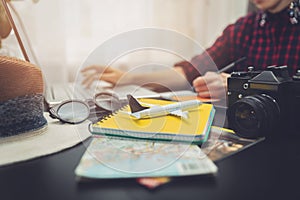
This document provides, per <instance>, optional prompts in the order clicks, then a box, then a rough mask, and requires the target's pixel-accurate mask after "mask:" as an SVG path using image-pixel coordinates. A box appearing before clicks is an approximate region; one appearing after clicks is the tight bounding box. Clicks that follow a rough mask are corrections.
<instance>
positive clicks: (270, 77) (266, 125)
mask: <svg viewBox="0 0 300 200" xmlns="http://www.w3.org/2000/svg"><path fill="white" fill-rule="evenodd" d="M299 116H300V70H298V71H297V73H296V74H295V75H294V76H293V77H290V76H289V73H288V69H287V66H280V67H275V66H270V67H268V68H267V69H266V70H264V71H255V70H253V67H249V68H248V71H247V72H233V73H232V74H231V77H230V78H228V111H227V117H228V124H229V126H230V128H232V129H233V130H234V131H235V132H236V133H237V134H238V135H240V136H241V137H245V138H257V137H262V136H267V135H269V134H276V135H278V134H279V135H284V134H285V133H286V132H296V131H297V130H299V128H300V120H297V118H298V117H299ZM297 121H298V122H297Z"/></svg>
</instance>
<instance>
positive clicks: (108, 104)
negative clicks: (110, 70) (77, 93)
mask: <svg viewBox="0 0 300 200" xmlns="http://www.w3.org/2000/svg"><path fill="white" fill-rule="evenodd" d="M126 104H127V100H120V99H119V97H118V96H117V94H115V93H112V92H100V93H97V94H96V95H95V96H94V99H93V100H87V101H81V100H68V101H64V102H62V103H60V104H58V105H56V106H53V107H51V108H50V109H49V113H50V117H52V118H54V119H59V120H60V121H62V122H64V123H70V124H78V123H81V122H83V121H85V120H87V119H89V118H93V119H95V118H101V116H103V115H106V114H109V113H111V112H114V111H116V110H118V109H120V108H121V107H123V106H124V105H126ZM99 113H100V115H101V116H100V117H99V116H98V115H97V114H99ZM91 114H92V115H91Z"/></svg>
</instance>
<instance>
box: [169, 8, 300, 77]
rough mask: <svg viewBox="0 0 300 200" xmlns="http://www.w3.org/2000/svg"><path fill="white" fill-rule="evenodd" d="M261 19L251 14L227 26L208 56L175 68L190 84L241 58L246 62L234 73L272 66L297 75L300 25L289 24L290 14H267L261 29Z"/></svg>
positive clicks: (259, 15) (238, 65)
mask: <svg viewBox="0 0 300 200" xmlns="http://www.w3.org/2000/svg"><path fill="white" fill-rule="evenodd" d="M261 16H262V13H252V14H249V15H247V16H245V17H242V18H240V19H239V20H238V21H237V22H236V23H235V24H231V25H229V26H227V27H226V29H225V30H224V32H223V33H222V35H221V36H220V37H219V38H218V39H217V40H216V41H215V43H214V44H213V45H212V46H211V47H210V48H208V49H207V50H206V52H205V53H202V54H200V55H197V56H195V57H194V58H193V59H192V60H191V62H187V61H183V62H180V63H176V64H175V66H182V67H183V69H184V71H185V74H186V75H187V78H188V80H189V81H190V82H192V81H193V80H194V79H195V78H196V77H197V76H199V75H203V74H205V72H207V71H215V70H216V67H217V68H218V69H220V68H222V67H225V66H226V65H228V64H230V63H231V62H233V61H235V60H237V59H239V58H241V57H246V58H247V59H246V60H245V61H244V62H241V63H239V64H237V65H236V66H235V67H234V69H233V70H232V71H244V70H246V69H247V67H248V66H254V68H255V69H256V70H261V69H265V68H266V67H267V66H270V65H277V66H281V65H287V66H288V68H289V72H290V74H294V73H295V71H296V69H297V68H299V67H300V24H294V25H293V24H291V23H290V21H289V20H290V19H289V15H288V12H287V10H283V11H281V12H280V13H276V14H271V13H267V19H266V23H265V24H264V26H261V25H260V20H261Z"/></svg>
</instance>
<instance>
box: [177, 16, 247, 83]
mask: <svg viewBox="0 0 300 200" xmlns="http://www.w3.org/2000/svg"><path fill="white" fill-rule="evenodd" d="M245 29H246V23H245V17H244V18H240V19H239V20H238V21H237V22H236V23H235V24H231V25H229V26H227V27H226V28H225V30H224V31H223V33H222V34H221V36H219V37H218V38H217V40H216V41H215V42H214V44H213V45H212V46H211V47H209V48H208V49H206V51H204V52H203V53H202V54H200V55H197V56H195V57H193V58H192V60H191V61H190V62H189V61H181V62H178V63H176V64H175V65H174V66H175V67H176V66H180V67H182V68H183V70H184V72H185V74H186V77H187V79H188V81H189V82H190V83H192V81H193V80H194V79H195V78H196V77H198V76H200V75H204V74H205V73H206V72H207V71H217V70H218V69H220V68H222V67H224V66H226V65H228V64H229V63H230V62H232V61H234V60H235V59H237V58H239V57H240V55H239V53H237V52H235V46H236V43H239V42H241V41H242V40H243V39H242V36H243V35H242V34H243V33H245ZM237 40H238V41H237Z"/></svg>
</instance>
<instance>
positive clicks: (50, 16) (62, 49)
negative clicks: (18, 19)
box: [14, 0, 248, 82]
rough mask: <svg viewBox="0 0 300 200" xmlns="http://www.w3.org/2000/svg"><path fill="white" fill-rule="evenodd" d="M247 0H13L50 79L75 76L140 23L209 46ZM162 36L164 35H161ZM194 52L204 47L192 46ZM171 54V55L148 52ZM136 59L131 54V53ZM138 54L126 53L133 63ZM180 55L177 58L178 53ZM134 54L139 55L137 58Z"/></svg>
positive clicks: (124, 61)
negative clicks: (102, 46) (101, 49)
mask: <svg viewBox="0 0 300 200" xmlns="http://www.w3.org/2000/svg"><path fill="white" fill-rule="evenodd" d="M247 2H248V0H40V1H39V2H38V3H36V4H35V3H33V2H32V1H30V0H24V1H20V2H14V5H15V6H16V8H17V10H18V11H19V12H20V15H21V16H22V18H23V21H24V23H25V26H26V29H27V31H28V32H29V35H30V37H31V40H32V44H33V47H34V49H35V52H36V54H37V55H38V57H39V59H40V61H41V65H42V68H43V71H44V73H45V74H46V76H47V78H48V80H49V81H51V82H61V81H67V80H70V79H74V76H75V74H76V71H77V69H78V68H79V67H80V64H81V63H82V62H83V61H84V59H85V58H86V57H87V55H88V54H89V53H90V52H91V51H92V50H93V49H95V48H96V47H97V46H99V45H100V44H101V43H103V42H104V41H106V40H108V39H109V38H111V37H113V36H114V35H117V34H120V33H122V32H124V31H130V30H133V29H138V28H145V27H157V28H166V29H171V30H174V31H177V32H179V33H181V34H184V35H186V36H188V37H190V38H191V39H193V40H196V41H197V42H198V43H199V44H200V45H201V46H203V47H207V46H209V45H210V44H211V43H212V42H213V41H214V39H215V38H216V37H217V36H218V35H219V34H220V33H221V31H222V30H223V28H224V27H225V26H226V25H228V23H231V22H234V21H235V20H236V19H237V18H238V17H240V16H241V15H244V14H245V13H246V7H247ZM162 42H163V41H162ZM193 53H194V54H196V53H199V52H193ZM147 54H148V57H147V59H153V58H156V59H157V60H159V59H167V60H168V61H167V62H166V64H168V65H172V64H173V62H174V59H175V58H169V57H168V56H166V55H163V56H161V58H159V56H156V54H155V52H154V54H153V55H154V56H150V57H149V52H147ZM132 57H133V58H134V59H130V58H132ZM137 58H140V59H145V57H143V56H141V55H139V56H137V55H135V54H134V55H131V56H129V57H127V58H123V60H122V61H120V62H121V63H123V64H124V63H125V64H127V65H128V66H130V65H135V64H137V63H138V61H137ZM177 59H178V58H177ZM133 60H134V61H133Z"/></svg>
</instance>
